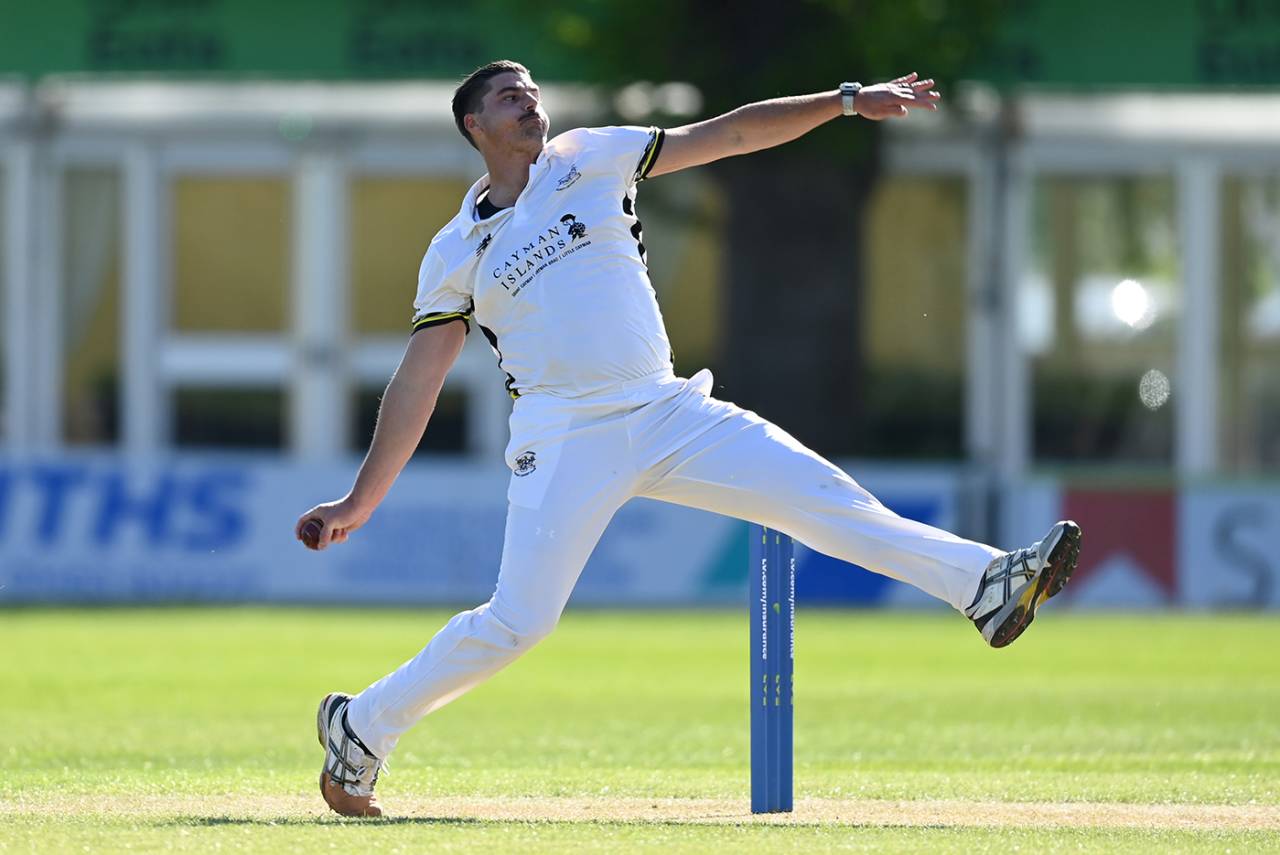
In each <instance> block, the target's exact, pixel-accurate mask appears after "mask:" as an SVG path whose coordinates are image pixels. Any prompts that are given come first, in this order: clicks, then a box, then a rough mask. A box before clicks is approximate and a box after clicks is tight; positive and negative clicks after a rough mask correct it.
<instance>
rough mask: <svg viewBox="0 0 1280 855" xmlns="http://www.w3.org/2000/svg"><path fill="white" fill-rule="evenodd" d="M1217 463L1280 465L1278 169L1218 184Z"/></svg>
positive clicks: (1248, 470) (1240, 468)
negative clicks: (1219, 392) (1219, 401)
mask: <svg viewBox="0 0 1280 855" xmlns="http://www.w3.org/2000/svg"><path fill="white" fill-rule="evenodd" d="M1222 213H1223V216H1222V242H1221V261H1222V267H1221V269H1220V273H1219V283H1220V288H1221V294H1220V299H1221V305H1222V335H1221V347H1222V351H1221V353H1222V364H1221V388H1222V421H1221V430H1220V436H1221V442H1222V462H1223V465H1224V468H1226V469H1227V470H1228V471H1231V472H1234V473H1237V474H1241V475H1250V474H1257V473H1258V472H1259V470H1269V471H1271V472H1275V471H1277V470H1280V175H1277V174H1271V175H1268V176H1265V177H1249V178H1233V179H1228V180H1227V181H1226V182H1225V183H1224V186H1223V212H1222Z"/></svg>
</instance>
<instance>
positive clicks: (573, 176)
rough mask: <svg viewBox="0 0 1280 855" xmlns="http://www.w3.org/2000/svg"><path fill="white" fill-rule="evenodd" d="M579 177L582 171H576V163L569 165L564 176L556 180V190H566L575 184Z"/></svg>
mask: <svg viewBox="0 0 1280 855" xmlns="http://www.w3.org/2000/svg"><path fill="white" fill-rule="evenodd" d="M581 177H582V173H581V172H579V171H578V164H576V163H575V164H574V165H573V166H570V167H569V172H568V173H567V174H566V175H565V176H564V178H561V179H560V180H559V181H557V182H556V192H557V193H559V192H560V191H561V190H567V189H568V188H570V187H572V186H573V185H574V184H576V183H577V182H578V179H579V178H581Z"/></svg>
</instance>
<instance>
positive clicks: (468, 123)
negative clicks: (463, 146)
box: [462, 113, 480, 137]
mask: <svg viewBox="0 0 1280 855" xmlns="http://www.w3.org/2000/svg"><path fill="white" fill-rule="evenodd" d="M462 126H463V127H464V128H466V129H467V133H469V134H471V136H472V137H474V136H475V135H476V131H477V130H478V129H479V128H480V123H479V122H477V121H476V114H475V113H467V114H466V115H465V116H463V117H462Z"/></svg>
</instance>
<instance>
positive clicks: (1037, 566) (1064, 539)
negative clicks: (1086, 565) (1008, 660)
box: [964, 520, 1081, 647]
mask: <svg viewBox="0 0 1280 855" xmlns="http://www.w3.org/2000/svg"><path fill="white" fill-rule="evenodd" d="M1080 539H1081V532H1080V526H1078V525H1076V524H1075V523H1074V522H1072V521H1070V520H1063V521H1062V522H1059V523H1056V524H1055V525H1054V526H1053V528H1051V529H1049V533H1048V534H1046V535H1045V536H1044V538H1043V539H1042V540H1040V541H1039V542H1037V543H1033V544H1032V545H1031V546H1028V547H1027V548H1026V549H1015V550H1013V551H1012V552H1006V553H1005V554H1003V555H1001V556H999V557H997V558H996V559H995V560H994V561H992V562H991V564H989V565H988V566H987V569H986V571H985V572H984V573H983V574H982V582H981V583H980V584H979V585H978V593H977V594H976V595H975V596H974V598H973V602H972V603H971V604H970V605H969V608H967V609H965V610H964V613H965V615H967V616H968V617H969V619H970V620H972V621H973V623H974V625H975V626H977V627H978V631H979V632H981V633H982V637H983V638H985V639H986V640H987V643H988V644H990V645H991V646H992V647H1004V646H1005V645H1007V644H1009V643H1011V642H1012V641H1013V640H1014V639H1015V638H1017V637H1018V636H1019V635H1022V632H1023V630H1025V629H1026V628H1027V627H1028V626H1030V625H1031V621H1033V620H1035V617H1036V610H1037V609H1039V608H1040V606H1042V605H1043V604H1044V602H1045V600H1047V599H1049V598H1050V597H1052V596H1055V595H1057V593H1058V592H1059V591H1061V590H1062V588H1063V586H1064V585H1066V584H1067V580H1068V579H1070V578H1071V573H1072V572H1073V571H1074V570H1075V569H1076V561H1077V559H1078V558H1079V557H1080Z"/></svg>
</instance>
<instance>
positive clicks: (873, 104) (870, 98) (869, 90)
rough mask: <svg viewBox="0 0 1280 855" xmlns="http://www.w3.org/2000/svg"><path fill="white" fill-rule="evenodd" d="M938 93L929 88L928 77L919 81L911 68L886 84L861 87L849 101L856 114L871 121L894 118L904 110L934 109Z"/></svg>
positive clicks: (905, 112) (930, 83)
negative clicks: (905, 73) (851, 100)
mask: <svg viewBox="0 0 1280 855" xmlns="http://www.w3.org/2000/svg"><path fill="white" fill-rule="evenodd" d="M941 99H942V96H941V95H939V94H938V93H937V92H934V91H933V81H932V80H920V79H919V75H917V74H916V73H915V72H914V71H913V72H911V73H910V74H908V75H906V76H904V77H897V78H894V79H893V80H890V81H889V82H888V83H875V84H872V85H871V86H863V87H862V88H861V89H859V90H858V96H857V97H856V98H854V100H853V108H854V109H855V110H857V111H858V115H859V116H862V117H863V118H867V119H871V120H872V121H876V122H878V121H880V120H881V119H895V118H900V117H902V116H905V115H907V111H908V110H936V109H938V101H940V100H941Z"/></svg>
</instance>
